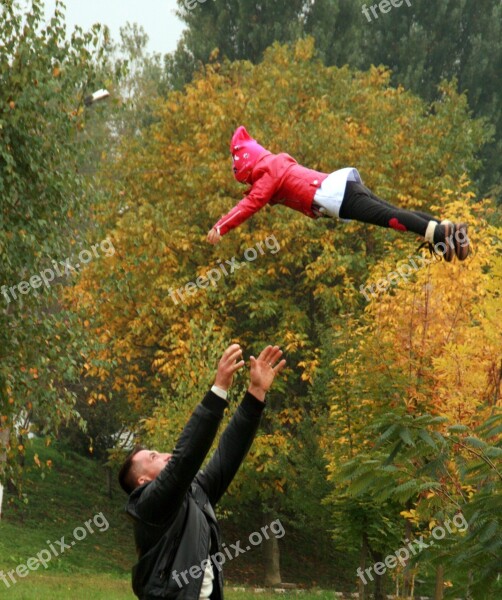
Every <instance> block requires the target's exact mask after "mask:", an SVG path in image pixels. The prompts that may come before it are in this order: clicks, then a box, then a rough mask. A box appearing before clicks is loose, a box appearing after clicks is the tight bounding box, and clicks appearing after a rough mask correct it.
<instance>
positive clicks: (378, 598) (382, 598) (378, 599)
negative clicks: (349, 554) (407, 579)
mask: <svg viewBox="0 0 502 600" xmlns="http://www.w3.org/2000/svg"><path fill="white" fill-rule="evenodd" d="M372 558H374V560H375V563H377V562H383V559H384V556H383V554H382V553H381V552H372ZM383 583H384V575H377V574H376V573H375V593H374V595H373V598H374V600H386V598H387V596H386V595H385V591H384V585H383Z"/></svg>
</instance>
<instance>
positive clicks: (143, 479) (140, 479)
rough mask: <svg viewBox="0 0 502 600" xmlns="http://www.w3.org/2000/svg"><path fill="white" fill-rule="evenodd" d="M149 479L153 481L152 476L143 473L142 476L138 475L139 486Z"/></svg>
mask: <svg viewBox="0 0 502 600" xmlns="http://www.w3.org/2000/svg"><path fill="white" fill-rule="evenodd" d="M149 481H152V479H151V477H147V476H146V475H141V476H140V477H138V486H140V485H143V484H144V483H148V482H149Z"/></svg>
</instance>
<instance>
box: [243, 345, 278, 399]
mask: <svg viewBox="0 0 502 600" xmlns="http://www.w3.org/2000/svg"><path fill="white" fill-rule="evenodd" d="M281 356H282V350H281V349H280V348H279V346H267V347H266V348H265V350H262V351H261V353H260V355H259V356H258V358H255V357H254V356H251V369H250V373H249V374H250V382H249V388H248V392H250V393H251V394H253V396H254V397H255V398H257V399H258V400H261V401H262V402H263V401H264V400H265V394H266V393H267V391H268V390H269V388H270V386H271V385H272V383H273V381H274V379H275V376H276V375H277V373H280V372H281V371H282V370H283V369H284V365H285V364H286V361H285V360H284V359H282V360H281V361H280V362H278V361H279V359H280V358H281Z"/></svg>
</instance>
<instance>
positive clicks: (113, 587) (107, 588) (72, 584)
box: [0, 573, 333, 600]
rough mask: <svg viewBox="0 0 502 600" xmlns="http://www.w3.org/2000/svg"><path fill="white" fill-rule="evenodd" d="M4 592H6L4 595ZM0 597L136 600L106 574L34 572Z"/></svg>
mask: <svg viewBox="0 0 502 600" xmlns="http://www.w3.org/2000/svg"><path fill="white" fill-rule="evenodd" d="M4 590H5V592H4ZM0 597H6V598H7V597H8V598H9V600H68V599H69V598H71V599H72V600H80V599H81V600H135V598H136V596H135V595H134V594H133V593H132V592H131V588H130V582H129V579H128V578H127V579H125V578H114V577H110V576H107V575H88V576H85V575H71V576H69V575H66V576H65V575H50V574H49V575H39V574H38V573H31V574H30V575H29V576H28V577H26V579H23V580H22V581H20V582H19V583H17V584H16V585H12V586H11V587H10V588H9V590H8V591H7V589H6V588H5V586H4V584H2V583H1V582H0ZM278 597H280V598H282V599H286V600H287V599H292V598H295V599H296V600H298V599H301V600H314V599H315V600H328V599H329V600H332V598H333V592H321V591H319V592H305V593H302V594H301V595H298V594H295V593H294V592H291V593H288V592H286V593H284V594H281V595H280V596H278V594H277V593H274V592H269V593H260V594H257V593H256V592H254V591H253V590H249V591H234V590H232V589H231V588H229V589H226V590H225V598H227V600H257V599H258V600H272V599H274V600H277V598H278Z"/></svg>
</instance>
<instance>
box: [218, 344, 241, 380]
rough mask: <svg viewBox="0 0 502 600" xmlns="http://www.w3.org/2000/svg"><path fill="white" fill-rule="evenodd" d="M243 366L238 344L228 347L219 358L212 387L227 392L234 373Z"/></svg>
mask: <svg viewBox="0 0 502 600" xmlns="http://www.w3.org/2000/svg"><path fill="white" fill-rule="evenodd" d="M243 365H244V361H243V360H242V348H241V347H240V346H239V344H232V345H230V346H229V347H228V348H227V349H226V350H225V352H223V356H222V357H221V358H220V362H219V363H218V371H217V372H216V378H215V380H214V385H216V386H217V387H219V388H220V389H222V390H225V391H227V390H228V388H229V387H230V386H231V385H232V380H233V378H234V373H235V372H236V371H238V370H239V369H240V368H241V367H242V366H243Z"/></svg>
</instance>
